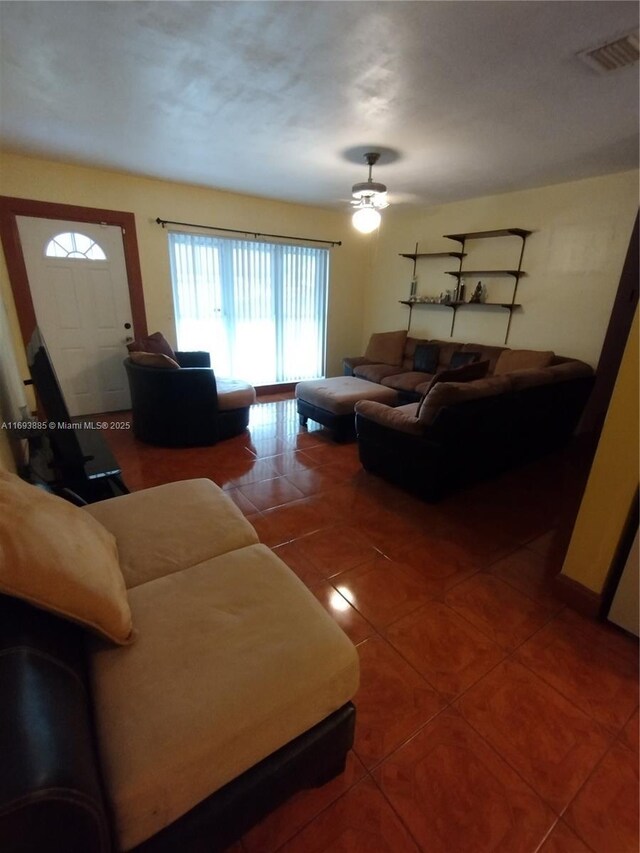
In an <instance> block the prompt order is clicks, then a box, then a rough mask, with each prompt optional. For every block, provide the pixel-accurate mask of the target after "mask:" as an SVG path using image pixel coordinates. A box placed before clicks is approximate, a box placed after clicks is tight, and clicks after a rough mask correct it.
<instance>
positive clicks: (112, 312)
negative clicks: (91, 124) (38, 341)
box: [17, 216, 132, 416]
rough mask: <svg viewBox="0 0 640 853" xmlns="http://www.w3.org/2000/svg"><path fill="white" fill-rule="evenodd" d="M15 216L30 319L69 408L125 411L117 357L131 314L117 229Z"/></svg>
mask: <svg viewBox="0 0 640 853" xmlns="http://www.w3.org/2000/svg"><path fill="white" fill-rule="evenodd" d="M17 221H18V230H19V232H20V241H21V243H22V251H23V255H24V260H25V265H26V268H27V276H28V278H29V286H30V289H31V296H32V298H33V305H34V308H35V313H36V320H37V322H38V326H39V328H40V331H41V332H42V336H43V337H44V340H45V343H46V345H47V348H48V349H49V353H50V355H51V360H52V361H53V365H54V368H55V371H56V373H57V375H58V380H59V382H60V385H61V386H62V393H63V394H64V398H65V400H66V403H67V408H68V409H69V413H70V414H71V415H72V416H76V415H87V414H94V413H97V412H114V411H119V410H121V409H128V408H130V407H131V398H130V396H129V386H128V383H127V377H126V374H125V370H124V367H123V364H122V361H123V359H124V358H125V357H126V354H127V351H126V346H125V345H126V342H127V340H130V339H131V335H132V332H131V325H132V319H131V303H130V300H129V287H128V282H127V270H126V265H125V260H124V248H123V244H122V232H121V230H120V228H119V227H118V226H115V225H99V224H95V225H94V224H90V223H86V222H63V221H61V220H59V219H39V218H36V217H31V216H18V217H17ZM127 325H128V327H129V328H127Z"/></svg>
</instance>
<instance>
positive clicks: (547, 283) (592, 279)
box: [363, 171, 638, 366]
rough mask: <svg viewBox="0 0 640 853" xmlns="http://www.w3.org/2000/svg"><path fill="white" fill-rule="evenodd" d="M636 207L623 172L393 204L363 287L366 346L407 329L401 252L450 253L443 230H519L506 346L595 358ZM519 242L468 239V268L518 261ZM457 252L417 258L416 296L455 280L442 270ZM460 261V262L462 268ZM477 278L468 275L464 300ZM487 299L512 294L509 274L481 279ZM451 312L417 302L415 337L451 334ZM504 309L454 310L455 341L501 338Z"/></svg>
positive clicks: (631, 179)
mask: <svg viewBox="0 0 640 853" xmlns="http://www.w3.org/2000/svg"><path fill="white" fill-rule="evenodd" d="M637 207H638V173H637V171H632V172H623V173H620V174H615V175H605V176H603V177H599V178H591V179H588V180H582V181H574V182H571V183H565V184H556V185H554V186H549V187H543V188H541V189H533V190H525V191H520V192H513V193H506V194H503V195H496V196H488V197H485V198H476V199H472V200H469V201H461V202H455V203H453V204H447V205H442V206H440V207H431V208H425V209H420V210H404V211H403V210H402V209H401V208H394V207H393V206H392V207H389V208H388V210H386V211H385V212H384V214H383V225H382V227H381V229H380V232H379V235H378V237H377V240H376V241H375V242H374V243H373V257H372V280H371V285H370V287H369V290H368V295H367V302H366V305H367V309H368V310H367V313H366V319H365V324H364V329H363V345H364V343H366V341H367V340H368V337H369V335H370V334H371V332H373V331H383V330H391V329H399V328H405V327H406V324H407V319H408V310H409V309H408V308H406V307H405V306H403V305H400V304H399V302H398V300H400V299H407V298H408V296H409V287H410V281H411V271H412V267H411V262H410V261H408V260H406V259H404V258H400V257H399V256H398V255H399V253H400V252H413V251H414V248H415V244H416V242H418V243H419V251H421V252H438V251H456V250H459V248H460V244H459V243H456V242H454V241H451V240H445V239H444V238H443V237H442V235H443V234H456V233H461V232H465V231H483V230H490V229H497V228H509V227H513V228H524V229H526V230H530V231H533V232H534V233H533V234H532V235H531V236H530V237H529V238H528V240H527V243H526V247H525V252H524V259H523V264H522V268H523V270H525V271H526V273H527V275H526V277H523V278H522V279H521V282H520V285H519V287H518V293H517V298H516V302H519V303H521V304H522V306H523V307H522V309H519V310H518V311H516V312H514V314H513V321H512V324H511V332H510V335H509V340H508V346H510V347H513V348H532V349H551V350H554V351H555V352H557V353H559V354H561V355H569V356H573V357H574V358H580V359H583V360H584V361H587V362H589V363H590V364H592V365H594V366H595V364H596V363H597V360H598V357H599V354H600V349H601V347H602V342H603V340H604V335H605V331H606V328H607V323H608V320H609V315H610V313H611V307H612V305H613V299H614V297H615V293H616V290H617V287H618V282H619V279H620V273H621V270H622V264H623V262H624V258H625V254H626V251H627V247H628V244H629V237H630V234H631V229H632V227H633V222H634V219H635V215H636V212H637ZM520 245H521V242H520V240H518V239H516V238H513V237H509V238H504V239H502V238H500V239H490V240H477V241H473V242H469V243H468V244H467V247H468V251H469V255H468V257H467V258H465V266H466V267H467V269H501V268H507V269H511V268H513V267H515V266H517V262H518V254H519V249H520ZM457 263H458V262H457V260H455V259H453V258H449V259H442V260H441V259H424V260H421V261H418V280H419V283H418V294H423V295H437V294H439V293H440V292H441V291H443V290H445V289H451V288H453V287H454V284H455V279H453V278H452V277H451V276H447V275H445V274H444V271H445V270H447V269H452V270H456V269H457ZM463 269H464V267H463ZM476 282H477V277H475V278H470V277H468V278H467V279H466V285H467V298H468V296H469V291H470V290H471V289H472V287H471V286H475V284H476ZM484 283H485V284H486V285H487V287H488V290H489V295H488V297H489V298H488V301H500V302H502V301H510V298H511V292H512V285H511V279H485V280H484ZM451 313H452V312H451V310H450V309H446V308H439V307H438V308H421V307H418V308H414V310H413V320H412V326H411V331H412V333H414V334H415V335H416V336H425V337H432V338H446V337H449V331H450V325H451ZM506 319H507V317H506V312H505V311H503V310H500V309H471V308H466V309H462V310H460V311H458V313H457V316H456V325H455V330H454V335H453V339H454V340H458V341H478V342H481V343H487V344H498V345H501V344H503V343H504V335H505V330H506Z"/></svg>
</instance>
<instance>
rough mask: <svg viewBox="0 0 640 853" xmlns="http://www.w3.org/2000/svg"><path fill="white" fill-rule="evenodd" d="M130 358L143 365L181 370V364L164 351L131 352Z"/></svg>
mask: <svg viewBox="0 0 640 853" xmlns="http://www.w3.org/2000/svg"><path fill="white" fill-rule="evenodd" d="M129 358H130V359H131V361H132V362H133V363H134V364H140V365H142V367H160V368H162V369H164V370H180V365H179V364H178V362H177V361H174V360H173V359H172V358H170V357H169V356H168V355H165V354H164V353H163V352H136V351H134V352H130V353H129Z"/></svg>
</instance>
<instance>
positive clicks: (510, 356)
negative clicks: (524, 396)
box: [493, 349, 554, 376]
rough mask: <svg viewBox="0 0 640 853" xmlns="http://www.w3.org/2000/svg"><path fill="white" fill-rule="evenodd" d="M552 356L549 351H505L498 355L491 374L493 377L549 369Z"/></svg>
mask: <svg viewBox="0 0 640 853" xmlns="http://www.w3.org/2000/svg"><path fill="white" fill-rule="evenodd" d="M553 355H554V354H553V352H551V350H534V349H506V350H504V352H501V353H500V356H499V357H498V360H497V362H496V366H495V368H494V370H493V373H494V375H495V376H504V374H505V373H512V372H513V371H514V370H526V369H529V368H533V367H536V368H541V367H549V365H550V364H551V362H552V361H553Z"/></svg>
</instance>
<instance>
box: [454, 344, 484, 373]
mask: <svg viewBox="0 0 640 853" xmlns="http://www.w3.org/2000/svg"><path fill="white" fill-rule="evenodd" d="M475 361H480V353H479V352H478V351H477V350H461V349H458V350H456V351H455V352H454V354H453V355H452V356H451V361H450V362H449V367H450V369H451V370H456V369H457V368H458V367H466V366H467V365H468V364H473V363H474V362H475Z"/></svg>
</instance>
